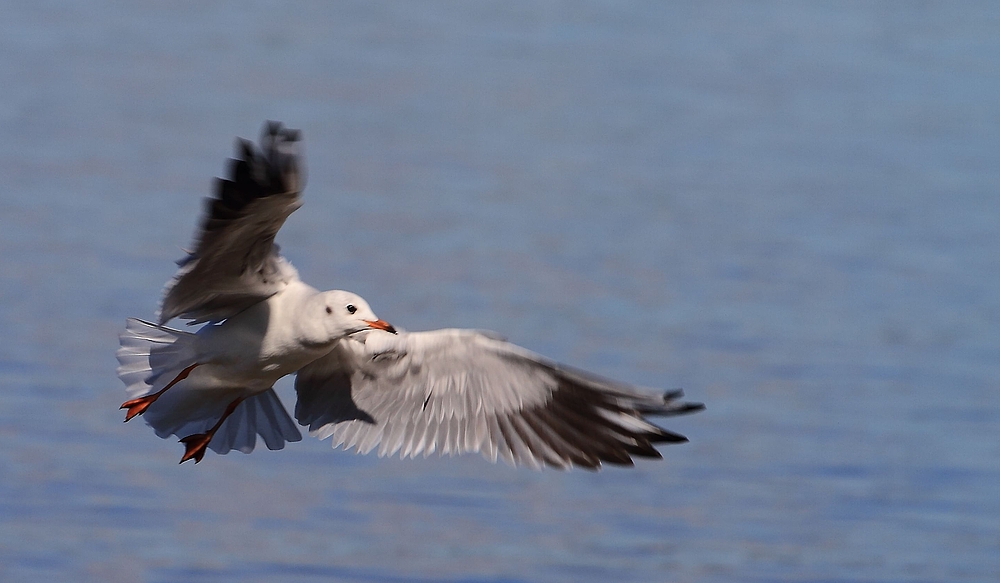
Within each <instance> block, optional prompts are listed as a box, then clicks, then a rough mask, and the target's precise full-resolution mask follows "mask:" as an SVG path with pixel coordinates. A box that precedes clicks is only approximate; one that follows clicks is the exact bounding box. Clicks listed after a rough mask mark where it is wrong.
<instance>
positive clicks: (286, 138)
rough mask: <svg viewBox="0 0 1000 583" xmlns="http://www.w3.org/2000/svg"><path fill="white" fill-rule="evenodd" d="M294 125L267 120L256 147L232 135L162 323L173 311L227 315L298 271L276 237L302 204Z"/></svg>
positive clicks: (202, 317)
mask: <svg viewBox="0 0 1000 583" xmlns="http://www.w3.org/2000/svg"><path fill="white" fill-rule="evenodd" d="M298 140H299V132H298V131H296V130H289V129H285V128H283V127H282V125H281V124H280V123H275V122H268V123H267V124H265V127H264V131H263V135H262V137H261V140H260V150H259V151H258V150H257V148H255V147H254V145H253V144H252V143H250V142H248V141H246V140H239V141H238V149H239V154H238V156H239V158H238V159H235V160H231V162H230V167H229V172H228V177H227V178H220V179H219V180H218V181H217V182H216V193H215V197H213V198H209V199H206V201H205V214H204V217H203V219H202V224H201V227H200V228H199V230H198V233H197V235H196V237H195V238H196V243H195V250H194V251H193V252H192V253H191V254H190V255H188V256H187V257H186V258H184V259H183V260H181V261H180V262H179V263H180V268H179V269H178V271H177V274H176V275H175V276H174V278H173V279H172V280H171V281H170V282H169V283H167V286H166V288H165V289H164V296H163V301H162V303H161V305H160V316H159V318H160V323H161V324H162V323H164V322H166V321H167V320H170V319H172V318H175V317H181V318H185V319H190V320H193V323H197V322H204V321H208V320H222V319H225V318H228V317H230V316H232V315H234V314H236V313H238V312H240V311H242V310H244V309H246V308H248V307H249V306H251V305H253V304H255V303H257V302H259V301H261V300H264V299H266V298H268V297H270V296H271V295H273V294H275V293H277V292H278V291H279V290H280V289H282V288H283V287H284V286H285V285H287V284H288V283H289V282H290V281H293V280H297V279H298V273H297V272H296V271H295V268H294V267H292V266H291V264H290V263H288V262H287V261H285V260H284V259H283V258H282V257H281V255H280V254H279V252H278V247H277V245H275V244H274V237H275V235H277V233H278V230H279V229H281V226H282V225H283V224H284V222H285V219H287V218H288V216H289V215H290V214H291V213H292V212H294V211H295V209H297V208H299V206H301V204H302V201H301V199H300V198H299V192H300V191H301V189H302V184H303V179H302V175H301V172H300V169H299V167H300V165H301V163H300V155H299V152H298V147H297V142H298Z"/></svg>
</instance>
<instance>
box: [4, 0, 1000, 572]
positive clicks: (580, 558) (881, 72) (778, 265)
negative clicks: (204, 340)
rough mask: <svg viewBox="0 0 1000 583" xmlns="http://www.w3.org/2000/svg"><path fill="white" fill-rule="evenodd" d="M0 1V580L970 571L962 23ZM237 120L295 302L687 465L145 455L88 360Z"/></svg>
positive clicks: (980, 249) (999, 380)
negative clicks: (480, 331)
mask: <svg viewBox="0 0 1000 583" xmlns="http://www.w3.org/2000/svg"><path fill="white" fill-rule="evenodd" d="M5 4H6V6H4V7H3V14H4V18H3V19H0V51H2V52H0V54H2V58H0V87H2V88H3V89H2V90H0V174H2V176H3V184H4V187H3V189H2V191H0V208H2V214H0V273H2V277H0V298H2V302H0V330H2V331H3V333H4V337H5V340H4V341H3V343H2V344H0V437H2V443H3V446H2V447H0V580H3V581H57V580H74V581H102V582H103V581H148V582H174V581H195V582H229V581H232V582H236V581H241V582H242V581H303V582H305V581H331V580H332V581H350V582H353V581H361V582H382V581H386V582H393V583H397V582H399V583H406V582H422V583H429V582H433V581H446V582H536V581H541V582H591V581H593V582H604V581H648V582H661V581H676V582H720V583H722V582H733V581H758V582H770V581H780V582H799V581H803V582H805V581H809V582H816V581H824V582H828V581H831V582H832V581H836V582H860V581H865V582H918V581H919V582H933V581H948V582H953V581H995V580H998V579H1000V486H998V484H1000V438H998V435H1000V396H998V384H1000V331H998V330H1000V294H998V293H997V290H998V289H1000V269H998V260H997V258H998V256H1000V237H998V236H997V231H998V226H1000V201H998V199H997V195H998V186H1000V160H998V155H997V152H1000V100H998V99H997V95H1000V76H998V75H997V73H996V72H997V70H998V60H1000V59H998V57H1000V35H997V30H998V26H1000V12H998V11H997V10H996V9H995V5H991V4H982V5H976V4H973V3H963V4H961V5H952V4H950V3H939V4H934V3H926V4H925V3H921V4H918V3H886V4H880V3H857V4H852V5H845V6H843V7H833V8H820V7H812V6H811V5H810V6H806V5H800V4H797V3H783V4H778V5H770V4H766V3H750V4H748V5H744V4H742V3H734V4H726V3H700V4H698V5H696V6H695V5H692V6H682V7H660V5H659V4H648V5H645V4H633V3H614V2H588V3H574V4H563V3H554V2H537V1H533V2H506V3H490V4H489V5H487V4H486V3H432V4H422V5H420V6H416V5H415V4H414V5H410V4H404V5H402V6H400V5H395V4H393V5H383V4H382V3H372V2H357V3H339V4H338V5H337V6H336V7H333V6H332V5H330V4H329V3H326V2H318V3H312V4H306V5H296V6H294V7H292V6H291V5H290V4H287V3H278V2H251V3H245V2H198V3H195V2H188V3H183V4H182V5H181V6H172V7H171V8H170V9H161V8H158V7H156V6H153V5H148V6H145V5H141V6H133V4H145V3H113V2H108V3H103V2H77V3H60V4H51V5H49V4H47V3H5ZM956 6H957V7H956ZM267 118H272V119H281V120H284V121H286V122H287V123H289V124H290V125H292V126H293V127H299V128H302V129H303V130H304V132H305V138H306V148H307V155H308V166H309V180H310V184H309V187H308V189H307V191H306V206H305V207H304V209H303V210H302V211H300V212H298V213H297V214H295V215H294V216H292V217H291V219H290V220H289V222H288V224H287V225H286V227H285V229H284V230H283V231H282V233H281V235H280V237H279V241H280V242H281V243H282V245H283V247H284V249H285V252H286V255H287V256H288V257H289V258H290V259H291V260H292V261H293V262H294V263H295V264H296V266H297V267H298V268H299V270H300V272H301V273H302V275H303V277H304V278H305V279H306V280H307V281H309V282H311V283H314V284H315V285H317V286H319V287H324V288H325V287H340V288H345V289H350V290H353V291H356V292H358V293H360V294H362V295H363V296H365V297H366V298H367V299H368V300H369V301H370V302H371V304H372V305H373V306H374V308H375V309H376V311H377V313H378V314H379V315H380V316H382V317H383V318H385V319H387V320H389V321H391V322H393V323H395V324H397V325H401V326H404V327H407V328H410V329H426V328H433V327H442V326H465V327H478V328H488V329H494V330H498V331H500V332H501V333H503V334H505V335H507V336H509V337H510V338H511V339H512V340H514V341H516V342H518V343H521V344H523V345H525V346H528V347H530V348H532V349H534V350H537V351H540V352H543V353H545V354H547V355H549V356H551V357H553V358H556V359H559V360H562V361H565V362H568V363H571V364H574V365H576V366H580V367H584V368H587V369H590V370H593V371H596V372H599V373H602V374H604V375H608V376H612V377H615V378H619V379H622V380H625V381H628V382H632V383H636V384H642V385H649V386H659V387H664V388H669V387H684V388H685V389H686V390H687V392H688V395H689V396H690V397H691V398H693V399H695V400H701V401H704V402H706V403H707V404H708V407H709V408H708V411H706V412H705V413H703V414H700V415H697V416H693V417H688V418H683V419H678V420H674V421H671V422H670V423H669V424H668V426H669V427H670V428H671V429H674V430H677V431H680V432H682V433H685V434H687V435H688V436H689V437H690V438H691V440H692V441H691V443H690V444H687V445H682V446H673V447H668V448H664V450H663V453H664V455H665V458H666V459H665V461H663V462H658V463H641V464H640V465H639V466H638V467H637V468H636V469H633V470H620V469H609V470H606V471H603V472H601V473H598V474H591V473H587V472H582V471H573V472H569V473H557V472H532V471H530V470H523V471H514V470H511V469H509V468H507V467H505V466H502V465H501V466H492V465H490V464H488V463H486V462H484V461H483V460H482V459H480V458H479V457H478V456H467V457H459V458H444V459H438V458H433V459H428V460H416V461H400V460H397V459H378V458H376V457H373V456H372V457H361V456H355V455H353V454H346V453H344V452H341V451H331V450H330V449H329V444H328V443H327V442H317V441H315V440H311V439H309V438H306V440H305V441H303V442H301V443H297V444H292V445H291V446H290V447H289V448H287V449H286V450H284V451H281V452H269V451H266V450H264V451H257V452H255V453H253V454H252V455H249V456H246V455H242V454H239V453H233V454H230V455H228V456H217V455H214V454H212V453H210V454H209V455H208V456H207V457H206V460H205V462H203V463H201V464H199V465H198V466H194V465H192V464H185V465H184V466H178V465H177V460H178V459H179V457H180V455H181V448H180V446H179V445H178V444H176V443H173V442H172V441H163V440H160V439H157V438H156V437H155V436H154V435H153V433H152V431H151V430H149V429H148V428H146V427H144V426H142V424H141V423H130V424H128V425H125V424H122V422H121V419H122V414H121V412H119V411H118V410H117V407H118V405H119V404H120V403H121V401H122V400H123V397H124V393H123V390H122V387H121V384H120V383H119V381H118V380H117V379H116V378H115V374H114V368H115V365H116V363H115V359H114V352H115V349H116V346H117V333H118V330H119V328H121V327H122V325H123V322H124V319H125V318H126V317H127V316H145V317H151V316H152V315H153V313H154V310H155V307H156V303H157V301H158V299H159V292H160V290H161V286H162V285H163V283H164V282H165V281H166V280H167V278H168V277H169V276H170V275H171V274H172V271H173V264H172V261H173V260H174V259H177V258H178V257H180V255H181V250H180V249H181V248H182V247H184V246H187V245H188V244H189V242H190V237H191V234H192V232H193V229H194V226H195V222H196V213H197V212H198V210H199V208H200V198H201V197H202V196H204V195H206V194H208V192H209V187H210V184H211V182H210V178H211V177H212V176H215V175H217V174H219V173H220V172H221V171H222V169H223V160H224V158H225V156H227V155H228V154H230V153H231V144H232V140H233V137H234V136H235V135H237V134H239V135H244V136H251V137H254V136H256V134H257V132H258V131H259V128H260V124H261V122H262V121H263V120H264V119H267ZM279 389H280V391H281V393H282V396H283V398H285V399H291V394H290V393H291V391H290V389H291V387H290V384H289V383H282V384H281V385H279Z"/></svg>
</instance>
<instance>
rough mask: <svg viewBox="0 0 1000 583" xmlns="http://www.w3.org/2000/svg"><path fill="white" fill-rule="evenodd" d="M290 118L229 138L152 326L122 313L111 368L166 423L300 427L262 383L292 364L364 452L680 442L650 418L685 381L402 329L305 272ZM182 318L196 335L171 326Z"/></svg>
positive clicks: (481, 338) (606, 448) (201, 445)
mask: <svg viewBox="0 0 1000 583" xmlns="http://www.w3.org/2000/svg"><path fill="white" fill-rule="evenodd" d="M298 142H299V132H298V131H296V130H291V129H286V128H284V127H283V126H282V125H281V124H280V123H276V122H268V123H267V124H265V127H264V130H263V135H262V137H261V140H260V144H259V147H255V146H254V144H252V143H251V142H249V141H246V140H238V142H237V155H236V158H235V159H233V160H231V161H230V166H229V171H228V174H227V178H223V179H219V180H218V181H217V183H216V192H215V196H214V197H212V198H209V199H206V206H205V212H204V217H203V219H202V223H201V227H200V229H199V230H198V232H197V235H196V241H195V245H194V251H193V252H191V253H189V254H188V255H187V257H185V258H184V259H182V260H181V261H179V262H178V264H179V269H178V271H177V274H176V275H175V276H174V277H173V279H172V280H171V281H170V282H168V283H167V285H166V288H165V290H164V297H163V301H162V303H161V306H160V311H159V316H158V322H156V323H154V322H148V321H144V320H139V319H134V318H130V319H129V320H128V321H127V322H126V328H125V331H124V332H123V333H122V334H121V337H120V338H121V348H119V350H118V361H119V363H120V366H119V367H118V376H119V377H120V378H121V379H122V381H123V382H124V383H125V385H126V391H127V394H128V396H129V400H127V401H125V403H123V404H122V406H121V408H122V409H125V410H126V416H125V421H129V420H130V419H133V418H134V417H136V416H139V415H141V416H142V417H143V419H145V421H146V423H148V424H149V425H150V426H152V428H153V430H154V431H155V432H156V434H157V435H158V436H160V437H164V438H166V437H169V436H170V435H174V436H177V437H179V438H180V441H181V442H182V443H183V444H184V445H185V452H184V455H183V456H182V458H181V463H183V462H185V461H187V460H189V459H193V460H194V461H195V463H198V462H200V461H201V459H202V458H203V457H204V455H205V451H206V449H212V450H213V451H215V452H216V453H218V454H225V453H228V452H229V451H231V450H233V449H236V450H239V451H242V452H244V453H249V452H251V451H253V449H254V446H255V444H256V441H257V436H258V435H259V436H260V437H261V439H262V440H263V441H264V444H265V445H266V446H267V447H268V448H269V449H282V448H283V447H284V445H285V443H286V442H292V441H299V440H301V439H302V436H301V434H300V433H299V430H298V428H297V427H296V426H295V423H294V422H293V421H292V420H291V418H290V417H289V415H288V413H287V412H286V411H285V408H284V406H283V405H282V404H281V402H280V401H279V400H278V397H277V395H276V394H275V392H274V389H273V388H272V387H273V385H274V382H275V381H277V380H278V379H279V378H281V377H283V376H285V375H288V374H295V375H296V377H295V392H296V394H297V397H298V401H297V402H296V405H295V419H296V420H297V421H298V423H299V424H300V425H303V426H306V427H308V429H309V433H310V435H313V436H315V437H318V438H320V439H325V438H327V437H331V438H332V442H333V446H334V447H338V446H341V445H343V446H344V448H345V449H350V448H354V449H356V450H357V451H358V452H360V453H368V452H370V451H372V450H373V449H375V448H378V454H379V455H393V454H396V453H398V454H399V455H400V457H416V456H417V455H419V454H423V455H424V456H425V457H426V456H428V455H430V454H432V453H434V452H438V453H440V454H445V453H447V454H456V453H463V452H472V451H478V452H480V453H481V454H482V455H483V456H484V457H486V458H487V459H489V460H490V461H493V462H495V461H496V460H497V459H498V458H500V459H502V460H504V461H505V462H507V463H509V464H511V465H528V466H532V467H535V468H541V467H543V466H552V467H557V468H569V467H571V466H581V467H584V468H589V469H598V468H600V467H601V465H602V463H610V464H618V465H632V464H633V461H632V458H634V457H647V458H660V457H662V456H661V454H660V452H659V451H657V449H656V447H655V444H659V443H679V442H685V441H687V438H685V437H684V436H682V435H678V434H676V433H673V432H670V431H667V430H665V429H663V428H661V427H658V426H656V425H654V424H653V423H651V422H650V421H649V420H648V417H649V416H670V415H681V414H685V413H692V412H695V411H700V410H702V409H704V406H703V405H701V404H700V403H686V402H681V401H680V400H679V399H680V397H681V396H682V393H681V391H671V392H667V393H652V392H649V391H644V390H641V389H637V388H634V387H631V386H628V385H625V384H621V383H618V382H614V381H610V380H607V379H603V378H600V377H598V376H595V375H593V374H590V373H586V372H582V371H579V370H575V369H573V368H569V367H566V366H563V365H560V364H558V363H555V362H552V361H549V360H547V359H545V358H543V357H541V356H539V355H537V354H534V353H532V352H530V351H528V350H526V349H524V348H521V347H519V346H516V345H514V344H511V343H509V342H506V341H505V340H503V339H502V338H500V337H498V336H496V335H494V334H492V333H489V332H482V331H476V330H459V329H446V330H434V331H428V332H403V331H397V330H396V329H395V328H394V327H393V326H391V325H390V324H388V323H387V322H385V321H383V320H381V319H379V318H378V317H377V316H376V315H375V314H374V313H373V312H372V309H371V308H370V307H369V306H368V304H367V302H365V300H363V299H362V298H360V297H358V296H357V295H355V294H352V293H350V292H346V291H340V290H334V291H327V292H320V291H318V290H316V289H315V288H313V287H311V286H309V285H307V284H305V283H303V282H302V281H301V280H300V279H299V276H298V273H297V272H296V270H295V268H294V267H292V265H291V264H290V263H289V262H288V261H286V260H285V259H284V258H283V257H282V256H281V255H280V253H279V250H278V246H277V245H276V244H275V243H274V238H275V235H276V234H277V233H278V230H279V229H280V228H281V225H282V224H283V223H284V222H285V219H287V218H288V216H289V215H290V214H291V213H292V212H294V211H295V210H296V209H297V208H299V206H301V204H302V201H301V198H300V192H301V190H302V187H303V184H302V177H301V174H300V170H299V166H300V164H299V160H300V152H299V149H298ZM174 318H179V319H182V320H187V321H188V323H189V324H202V323H203V324H204V325H203V326H202V327H201V328H200V329H198V330H197V331H196V332H194V333H192V332H186V331H181V330H176V329H173V328H169V327H167V326H165V324H166V323H167V322H168V321H170V320H172V319H174Z"/></svg>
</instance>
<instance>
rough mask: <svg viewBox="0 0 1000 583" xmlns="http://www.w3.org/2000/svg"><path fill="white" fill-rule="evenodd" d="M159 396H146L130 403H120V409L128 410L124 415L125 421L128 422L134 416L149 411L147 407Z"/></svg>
mask: <svg viewBox="0 0 1000 583" xmlns="http://www.w3.org/2000/svg"><path fill="white" fill-rule="evenodd" d="M159 396H160V393H155V394H152V395H146V396H145V397H139V398H138V399H132V400H131V401H125V402H124V403H122V406H121V407H120V409H128V413H126V414H125V421H126V422H127V421H129V420H130V419H132V418H133V417H135V416H136V415H142V414H143V413H145V412H146V409H149V406H150V405H152V404H153V401H155V400H156V398H157V397H159Z"/></svg>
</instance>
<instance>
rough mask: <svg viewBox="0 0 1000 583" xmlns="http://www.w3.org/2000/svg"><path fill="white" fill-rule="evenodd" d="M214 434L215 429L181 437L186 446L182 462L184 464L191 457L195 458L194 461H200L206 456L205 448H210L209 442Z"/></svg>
mask: <svg viewBox="0 0 1000 583" xmlns="http://www.w3.org/2000/svg"><path fill="white" fill-rule="evenodd" d="M214 435H215V432H214V431H209V432H208V433H195V434H194V435H189V436H187V437H185V438H183V439H181V443H183V444H184V448H185V451H184V457H182V458H181V463H182V464H183V463H184V462H186V461H188V460H190V459H193V460H194V463H198V462H200V461H201V458H203V457H205V449H207V448H208V443H209V442H210V441H212V437H213V436H214Z"/></svg>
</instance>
